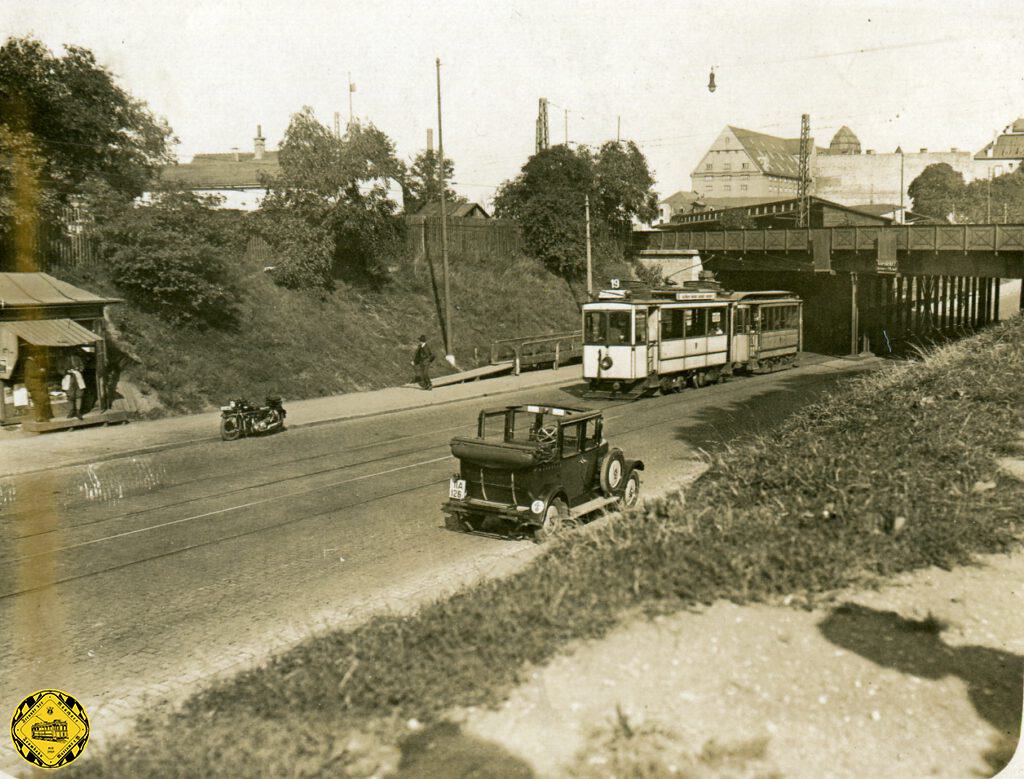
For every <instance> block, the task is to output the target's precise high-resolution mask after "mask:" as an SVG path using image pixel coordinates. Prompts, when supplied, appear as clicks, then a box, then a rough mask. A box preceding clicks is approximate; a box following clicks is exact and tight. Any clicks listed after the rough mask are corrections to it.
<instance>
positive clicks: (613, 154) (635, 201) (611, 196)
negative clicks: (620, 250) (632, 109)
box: [594, 141, 658, 236]
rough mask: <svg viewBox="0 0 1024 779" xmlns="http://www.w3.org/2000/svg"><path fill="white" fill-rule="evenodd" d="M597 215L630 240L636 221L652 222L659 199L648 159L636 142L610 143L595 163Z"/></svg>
mask: <svg viewBox="0 0 1024 779" xmlns="http://www.w3.org/2000/svg"><path fill="white" fill-rule="evenodd" d="M594 179H595V187H596V189H597V214H598V216H599V217H600V218H601V219H603V221H604V222H605V223H607V224H608V226H609V227H611V228H612V230H613V231H614V232H615V234H616V235H619V236H623V235H625V236H628V235H629V233H630V232H631V230H632V224H633V220H634V219H637V220H638V221H640V222H645V223H646V222H651V221H652V220H653V219H654V218H655V217H656V216H657V215H658V198H657V196H656V195H655V194H654V192H653V191H652V190H651V187H653V186H654V178H653V177H652V176H651V171H650V169H649V168H648V167H647V159H646V158H645V157H644V155H643V152H641V151H640V149H639V148H638V147H637V145H636V144H635V143H634V142H633V141H627V142H624V143H616V142H614V141H608V142H607V143H605V144H604V145H602V146H601V148H600V150H599V151H598V152H597V156H596V158H595V160H594Z"/></svg>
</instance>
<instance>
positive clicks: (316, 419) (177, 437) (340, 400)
mask: <svg viewBox="0 0 1024 779" xmlns="http://www.w3.org/2000/svg"><path fill="white" fill-rule="evenodd" d="M580 375H581V368H580V366H579V365H566V366H564V367H561V368H559V369H558V370H539V371H530V372H527V373H523V374H520V375H519V376H502V377H500V378H496V379H487V380H486V381H473V382H468V383H465V384H454V385H451V386H447V387H437V388H436V389H434V390H432V391H429V392H428V391H425V390H421V389H419V388H418V387H415V388H413V387H389V388H387V389H382V390H373V391H370V392H353V393H349V394H346V395H332V396H329V397H324V398H311V399H309V400H299V401H294V402H291V403H289V402H288V399H287V398H285V408H286V409H287V411H288V420H287V425H288V427H289V428H299V427H308V426H310V425H319V424H324V423H327V422H336V421H340V420H346V419H359V418H360V417H371V416H377V415H379V414H389V413H395V412H398V411H410V410H413V409H420V408H427V407H430V406H442V405H445V404H448V403H456V402H458V401H460V400H469V399H472V398H483V397H488V396H493V395H502V394H507V393H510V392H518V391H522V390H528V389H530V388H532V387H545V386H549V385H553V384H566V383H569V382H574V381H580V380H581V379H580ZM219 436H220V414H219V413H218V412H215V411H213V412H209V413H205V414H194V415H191V416H180V417H167V418H166V419H156V420H148V421H138V422H129V423H128V424H126V425H116V426H110V427H93V428H87V429H82V430H68V431H64V432H59V433H47V434H43V435H29V434H21V433H12V432H3V431H0V478H2V477H4V476H17V475H24V474H30V473H38V472H40V471H48V470H54V469H57V468H65V467H68V466H73V465H82V464H85V463H93V462H96V461H99V460H110V459H114V458H118V457H127V456H129V455H136V454H143V453H147V452H154V451H159V450H162V449H173V448H177V447H182V446H188V445H190V444H196V443H201V442H206V441H213V440H217V439H218V438H219Z"/></svg>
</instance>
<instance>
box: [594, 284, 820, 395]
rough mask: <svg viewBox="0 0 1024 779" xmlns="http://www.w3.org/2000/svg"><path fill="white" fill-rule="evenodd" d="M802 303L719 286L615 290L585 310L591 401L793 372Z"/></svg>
mask: <svg viewBox="0 0 1024 779" xmlns="http://www.w3.org/2000/svg"><path fill="white" fill-rule="evenodd" d="M802 347H803V301H802V300H801V299H800V298H799V297H798V296H796V295H794V294H792V293H790V292H785V291H781V290H768V291H750V292H728V291H725V290H723V289H722V288H721V286H720V285H718V284H717V282H713V281H710V282H709V281H707V280H702V281H696V282H684V283H683V284H682V285H680V286H669V287H658V288H649V287H648V288H632V289H627V288H622V287H621V286H620V285H618V284H616V283H615V282H614V280H613V288H612V289H607V290H603V291H601V292H599V293H598V295H597V299H596V300H593V301H591V302H590V303H586V304H585V305H584V306H583V377H584V379H586V380H587V382H588V390H587V397H619V396H623V395H625V396H633V397H640V396H641V395H645V394H649V393H653V392H657V391H661V392H662V393H668V392H674V391H678V390H680V389H682V388H683V387H685V386H687V385H690V386H694V387H702V386H704V385H705V384H708V383H711V382H716V381H721V380H722V379H723V378H725V377H727V376H730V375H732V374H733V373H734V372H735V371H746V372H750V373H760V372H767V371H772V370H778V369H780V368H785V367H791V366H793V365H795V364H796V357H797V354H798V353H799V352H800V350H801V349H802Z"/></svg>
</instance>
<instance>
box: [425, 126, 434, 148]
mask: <svg viewBox="0 0 1024 779" xmlns="http://www.w3.org/2000/svg"><path fill="white" fill-rule="evenodd" d="M427 151H430V152H432V151H434V128H433V127H428V128H427Z"/></svg>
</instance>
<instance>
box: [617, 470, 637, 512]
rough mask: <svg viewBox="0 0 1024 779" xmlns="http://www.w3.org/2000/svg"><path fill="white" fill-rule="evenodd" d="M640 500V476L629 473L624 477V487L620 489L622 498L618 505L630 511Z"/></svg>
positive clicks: (635, 473)
mask: <svg viewBox="0 0 1024 779" xmlns="http://www.w3.org/2000/svg"><path fill="white" fill-rule="evenodd" d="M639 499H640V474H638V473H637V472H636V471H631V472H630V474H629V476H627V477H626V485H625V486H624V487H623V488H622V497H621V498H620V499H619V503H620V504H621V505H622V507H623V508H626V509H631V508H633V506H635V505H636V504H637V501H638V500H639Z"/></svg>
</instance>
